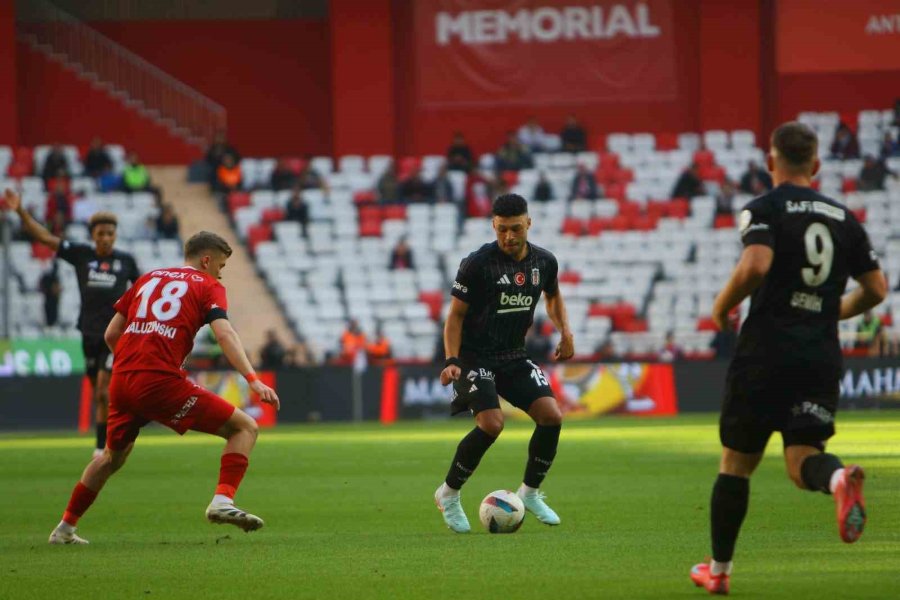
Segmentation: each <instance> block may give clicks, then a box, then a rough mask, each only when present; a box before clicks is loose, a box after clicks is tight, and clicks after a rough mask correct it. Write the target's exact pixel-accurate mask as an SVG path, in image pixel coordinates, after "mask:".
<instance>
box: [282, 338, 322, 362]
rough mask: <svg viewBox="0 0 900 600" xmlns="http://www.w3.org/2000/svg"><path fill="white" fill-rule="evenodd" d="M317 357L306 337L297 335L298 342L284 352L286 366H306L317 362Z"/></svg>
mask: <svg viewBox="0 0 900 600" xmlns="http://www.w3.org/2000/svg"><path fill="white" fill-rule="evenodd" d="M315 362H316V357H315V356H314V355H313V351H312V349H311V348H310V347H309V344H308V343H307V342H306V338H305V337H303V336H302V335H299V334H298V335H297V343H296V344H294V346H292V347H290V348H288V349H287V352H285V354H284V366H285V367H305V366H308V365H312V364H315Z"/></svg>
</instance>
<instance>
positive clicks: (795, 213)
mask: <svg viewBox="0 0 900 600" xmlns="http://www.w3.org/2000/svg"><path fill="white" fill-rule="evenodd" d="M739 225H740V231H741V239H742V240H743V243H744V246H749V245H751V244H763V245H766V246H769V247H770V248H772V249H773V250H774V258H773V261H772V267H771V269H770V270H769V273H768V274H767V275H766V277H765V279H764V280H763V282H762V284H761V285H760V286H759V288H758V289H757V290H756V291H755V292H754V293H753V297H752V299H751V304H750V314H749V316H748V318H747V321H746V322H745V323H744V325H743V327H742V328H741V333H740V337H739V339H738V346H737V352H736V354H735V360H736V361H743V360H747V359H749V360H751V361H752V362H757V363H761V364H765V365H773V366H789V367H798V368H820V367H825V368H830V369H834V368H836V367H837V368H839V367H840V365H841V351H840V344H839V342H838V317H839V314H840V306H841V296H842V295H843V293H844V289H845V288H846V285H847V278H848V277H858V276H860V275H862V274H863V273H866V272H868V271H872V270H875V269H878V268H879V266H878V257H877V256H876V254H875V252H874V251H873V250H872V246H871V244H870V242H869V237H868V235H866V232H865V230H864V229H863V227H862V225H860V223H859V221H858V220H857V219H856V216H854V214H853V213H852V212H850V211H849V210H847V209H846V207H844V206H843V205H841V204H839V203H838V202H835V201H834V200H832V199H830V198H827V197H825V196H823V195H821V194H819V193H818V192H816V191H815V190H813V189H811V188H807V187H798V186H795V185H791V184H782V185H780V186H778V187H777V188H775V189H774V190H772V191H771V192H769V193H768V194H766V195H764V196H760V197H759V198H756V199H755V200H753V201H752V202H750V203H749V204H747V206H746V207H745V208H744V210H743V211H742V212H741V215H740V219H739Z"/></svg>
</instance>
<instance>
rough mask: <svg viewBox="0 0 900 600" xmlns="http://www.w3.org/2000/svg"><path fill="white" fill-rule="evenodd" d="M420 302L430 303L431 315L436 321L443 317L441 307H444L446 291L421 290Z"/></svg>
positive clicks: (429, 310)
mask: <svg viewBox="0 0 900 600" xmlns="http://www.w3.org/2000/svg"><path fill="white" fill-rule="evenodd" d="M419 302H422V303H423V304H427V305H428V312H429V316H430V317H431V318H432V319H434V320H435V321H437V320H440V318H441V309H442V308H443V307H444V292H443V291H442V290H435V291H431V292H428V291H426V292H419Z"/></svg>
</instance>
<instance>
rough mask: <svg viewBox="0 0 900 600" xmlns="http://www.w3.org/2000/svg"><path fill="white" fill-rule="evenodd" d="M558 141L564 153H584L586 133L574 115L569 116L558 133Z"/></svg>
mask: <svg viewBox="0 0 900 600" xmlns="http://www.w3.org/2000/svg"><path fill="white" fill-rule="evenodd" d="M559 139H560V142H561V143H562V149H563V151H564V152H584V151H585V150H587V132H585V130H584V127H582V126H581V125H580V124H579V123H578V119H576V118H575V115H569V117H568V118H567V119H566V124H565V126H564V127H563V128H562V131H560V132H559Z"/></svg>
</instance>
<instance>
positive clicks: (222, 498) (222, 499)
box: [212, 494, 234, 504]
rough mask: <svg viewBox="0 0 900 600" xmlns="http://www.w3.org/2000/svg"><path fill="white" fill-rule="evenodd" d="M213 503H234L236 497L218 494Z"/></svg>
mask: <svg viewBox="0 0 900 600" xmlns="http://www.w3.org/2000/svg"><path fill="white" fill-rule="evenodd" d="M212 503H213V504H234V499H233V498H229V497H228V496H224V495H222V494H216V495H215V496H213V499H212Z"/></svg>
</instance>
